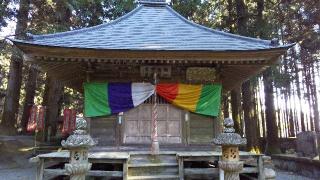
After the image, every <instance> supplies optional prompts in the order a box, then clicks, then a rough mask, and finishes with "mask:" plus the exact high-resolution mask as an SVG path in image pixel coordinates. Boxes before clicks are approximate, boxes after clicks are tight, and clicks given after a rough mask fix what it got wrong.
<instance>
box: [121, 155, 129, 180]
mask: <svg viewBox="0 0 320 180" xmlns="http://www.w3.org/2000/svg"><path fill="white" fill-rule="evenodd" d="M122 175H123V180H127V179H128V160H126V162H124V163H123V170H122Z"/></svg>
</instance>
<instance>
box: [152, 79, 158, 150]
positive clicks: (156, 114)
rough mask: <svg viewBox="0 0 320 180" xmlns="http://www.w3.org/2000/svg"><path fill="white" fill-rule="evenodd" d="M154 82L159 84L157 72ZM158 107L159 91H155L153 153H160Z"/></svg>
mask: <svg viewBox="0 0 320 180" xmlns="http://www.w3.org/2000/svg"><path fill="white" fill-rule="evenodd" d="M153 78H154V84H155V86H156V85H157V73H154V76H153ZM157 120H158V108H157V91H156V90H155V91H154V96H153V107H152V134H151V140H152V143H151V153H152V154H159V142H158V122H157Z"/></svg>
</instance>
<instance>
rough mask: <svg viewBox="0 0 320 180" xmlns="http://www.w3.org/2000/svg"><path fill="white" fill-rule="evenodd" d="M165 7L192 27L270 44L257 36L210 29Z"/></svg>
mask: <svg viewBox="0 0 320 180" xmlns="http://www.w3.org/2000/svg"><path fill="white" fill-rule="evenodd" d="M166 8H167V9H169V11H170V12H171V13H172V14H174V15H175V16H177V17H178V18H180V19H181V20H183V21H185V22H186V23H188V24H190V25H192V26H194V27H197V28H200V29H203V30H206V31H209V32H211V33H219V34H221V35H224V36H229V37H233V38H239V39H243V40H249V41H254V42H260V43H264V44H266V45H271V44H270V43H271V41H270V40H264V39H257V38H253V37H247V36H241V35H238V34H232V33H228V32H224V31H219V30H216V29H212V28H209V27H206V26H203V25H200V24H197V23H195V22H193V21H190V20H188V19H186V18H185V17H183V16H182V15H180V14H179V13H178V12H176V11H175V10H174V9H172V8H171V7H170V6H166Z"/></svg>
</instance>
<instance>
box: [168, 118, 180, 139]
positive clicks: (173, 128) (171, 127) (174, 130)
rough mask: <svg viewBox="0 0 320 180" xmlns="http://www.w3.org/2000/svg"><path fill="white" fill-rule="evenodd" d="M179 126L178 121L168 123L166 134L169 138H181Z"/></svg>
mask: <svg viewBox="0 0 320 180" xmlns="http://www.w3.org/2000/svg"><path fill="white" fill-rule="evenodd" d="M180 124H181V122H180V121H168V134H169V135H170V136H181V126H180Z"/></svg>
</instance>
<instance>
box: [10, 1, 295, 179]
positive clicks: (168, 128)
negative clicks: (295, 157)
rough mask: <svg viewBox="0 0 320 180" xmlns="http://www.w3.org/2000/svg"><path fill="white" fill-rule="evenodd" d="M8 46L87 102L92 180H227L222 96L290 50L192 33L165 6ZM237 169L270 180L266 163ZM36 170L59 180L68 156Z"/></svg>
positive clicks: (151, 4) (48, 159) (46, 159)
mask: <svg viewBox="0 0 320 180" xmlns="http://www.w3.org/2000/svg"><path fill="white" fill-rule="evenodd" d="M11 41H12V42H13V43H14V45H15V46H16V47H18V48H19V49H20V50H21V51H22V52H23V53H24V59H25V61H27V62H30V63H34V64H36V65H38V66H39V67H40V68H41V69H42V70H43V71H44V72H47V73H48V75H49V76H51V77H55V78H56V79H58V80H60V81H61V82H62V83H63V84H64V85H65V86H68V87H71V88H74V89H76V90H78V91H79V92H82V93H84V97H85V98H84V99H85V105H84V107H85V108H84V112H83V113H84V116H85V119H86V121H87V124H88V129H89V133H90V135H91V136H92V137H93V139H96V140H97V141H98V144H97V145H96V146H95V147H93V148H92V149H91V150H90V152H89V157H88V158H89V162H90V163H92V167H91V170H90V171H89V172H88V173H87V176H90V178H92V179H94V178H96V179H99V178H100V179H104V178H105V179H139V180H140V179H215V178H218V177H219V175H220V178H221V177H222V176H223V173H222V171H219V168H218V161H219V160H220V159H221V156H222V153H221V148H219V146H216V145H213V143H212V140H213V139H214V138H215V137H217V136H218V135H219V134H220V133H222V129H223V127H222V124H223V120H222V119H221V118H219V112H220V101H221V94H222V93H223V92H226V91H229V90H231V89H232V88H234V87H237V86H239V85H241V83H242V82H244V81H245V80H247V79H248V78H250V77H251V76H254V75H256V74H258V73H259V72H261V71H263V70H264V69H265V68H267V67H268V66H270V65H271V64H274V63H276V62H277V61H278V58H279V56H280V55H282V54H283V53H285V52H286V50H287V49H288V48H289V47H290V46H291V45H279V44H278V43H277V42H276V41H270V40H261V39H256V38H250V37H244V36H239V35H235V34H230V33H226V32H223V31H218V30H214V29H210V28H207V27H204V26H201V25H198V24H195V23H193V22H191V21H189V20H188V19H185V18H184V17H182V16H181V15H179V14H178V13H177V12H176V11H174V10H173V9H172V8H171V7H170V6H169V5H168V4H167V3H166V2H165V1H162V0H154V1H153V0H145V1H140V2H139V4H138V6H137V7H136V8H135V9H134V10H133V11H131V12H130V13H128V14H126V15H125V16H123V17H120V18H118V19H116V20H114V21H112V22H110V23H105V24H101V25H98V26H94V27H89V28H83V29H79V30H73V31H68V32H62V33H55V34H48V35H29V36H28V38H27V39H25V40H20V39H11ZM81 113H82V112H81ZM158 145H159V148H158ZM155 154H156V156H155ZM240 159H241V160H243V161H244V164H245V165H244V168H243V169H242V171H241V173H242V174H243V175H250V174H251V176H252V177H255V178H258V179H264V173H263V172H264V169H263V160H262V155H256V154H251V153H248V152H240ZM252 159H253V160H252ZM249 160H251V161H249ZM33 161H37V162H38V163H39V169H38V174H37V178H38V179H50V178H54V177H58V178H59V177H60V178H61V177H62V176H64V175H66V174H67V172H66V170H65V169H64V165H63V164H64V163H66V162H68V161H69V152H68V151H62V152H53V153H49V154H40V155H38V156H37V157H36V158H34V159H33Z"/></svg>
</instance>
